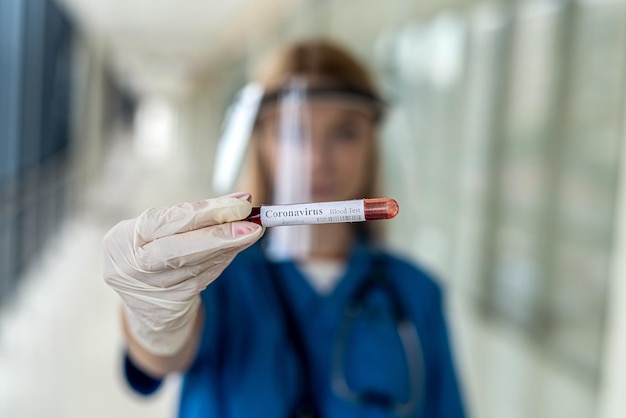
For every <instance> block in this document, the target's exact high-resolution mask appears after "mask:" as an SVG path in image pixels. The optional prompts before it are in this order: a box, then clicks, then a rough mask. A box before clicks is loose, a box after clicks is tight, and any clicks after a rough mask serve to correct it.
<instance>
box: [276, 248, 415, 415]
mask: <svg viewBox="0 0 626 418" xmlns="http://www.w3.org/2000/svg"><path fill="white" fill-rule="evenodd" d="M268 266H269V272H270V275H271V276H272V280H271V282H272V283H273V285H274V288H275V292H276V295H277V296H278V301H279V302H280V303H279V305H280V307H281V309H282V311H283V318H284V319H285V321H286V325H287V330H288V333H289V336H290V338H291V340H292V342H293V343H294V348H295V350H296V353H297V355H298V357H299V359H300V361H301V362H302V363H303V366H304V368H303V372H304V373H305V385H306V387H307V388H308V389H310V381H309V379H310V378H311V370H310V367H311V365H310V364H309V363H308V359H307V356H306V354H305V353H306V348H305V347H304V342H303V340H302V336H301V335H300V334H299V332H298V327H297V325H296V324H295V322H294V315H293V312H292V311H291V308H290V307H289V302H288V300H287V295H286V292H285V289H283V288H282V286H281V285H280V280H279V279H278V276H279V274H278V272H277V271H276V267H275V266H274V265H272V264H271V263H270V264H268ZM376 290H381V291H383V292H384V293H385V294H386V295H387V297H389V299H390V302H391V306H392V309H393V312H392V314H393V320H394V322H395V324H396V330H397V333H398V336H399V339H400V341H401V343H402V351H403V353H404V357H405V360H406V364H407V369H408V380H409V383H408V384H409V388H408V389H409V390H408V393H409V397H408V399H407V400H406V401H404V402H402V401H398V400H394V399H393V398H392V397H390V396H389V395H387V394H383V393H376V392H373V391H368V392H363V393H358V392H355V391H353V390H352V389H351V388H350V386H349V384H348V382H347V380H346V373H345V370H346V361H345V360H346V355H347V353H348V350H347V340H348V338H349V335H350V330H351V328H352V327H353V325H354V324H355V321H356V320H357V319H358V317H359V315H361V314H363V313H365V312H366V311H367V310H368V306H367V301H368V297H369V296H370V295H371V294H372V293H373V292H374V291H376ZM404 303H405V302H404V301H403V300H402V299H401V298H400V295H399V294H398V291H397V289H396V287H395V286H394V284H393V282H392V281H391V280H390V279H389V277H388V271H387V265H386V263H385V262H384V261H383V260H382V258H381V257H374V260H373V265H372V273H371V274H369V275H368V277H367V278H366V279H365V280H364V281H363V282H362V283H360V284H359V286H358V287H357V288H356V290H355V291H354V292H353V294H352V296H351V297H350V299H349V301H348V303H347V304H346V306H345V307H344V309H343V314H342V318H341V320H340V323H339V325H338V328H337V331H336V336H335V344H334V348H333V353H332V359H331V362H332V364H331V372H330V380H331V382H330V385H331V389H332V391H333V393H334V395H335V396H336V397H337V398H339V399H342V400H344V401H346V402H350V403H354V404H356V405H365V406H377V407H380V408H382V409H385V410H388V411H390V412H392V413H393V414H395V415H396V416H411V415H412V414H413V413H414V412H415V411H416V409H417V408H418V407H419V406H420V405H421V401H422V399H424V396H425V394H424V391H425V384H424V380H425V367H424V354H423V350H422V344H421V341H420V338H419V334H418V332H417V327H416V325H415V323H414V322H413V321H412V320H411V318H410V315H409V314H408V312H407V309H406V308H405V305H404ZM364 366H366V365H364ZM305 398H306V399H304V401H303V402H301V405H299V406H298V405H297V407H296V410H295V412H294V413H293V414H292V415H293V416H296V417H316V416H319V414H318V413H317V412H311V411H315V407H314V405H313V399H312V398H311V393H307V395H306V396H305ZM301 406H303V407H302V408H301Z"/></svg>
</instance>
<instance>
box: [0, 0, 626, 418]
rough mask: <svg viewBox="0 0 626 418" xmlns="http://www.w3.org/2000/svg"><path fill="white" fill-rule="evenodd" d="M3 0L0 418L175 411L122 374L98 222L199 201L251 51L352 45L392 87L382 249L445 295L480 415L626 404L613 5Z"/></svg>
mask: <svg viewBox="0 0 626 418" xmlns="http://www.w3.org/2000/svg"><path fill="white" fill-rule="evenodd" d="M217 3H218V2H208V1H203V0H177V1H171V0H152V1H148V0H110V1H106V2H104V1H102V2H98V1H97V0H2V1H0V417H7V418H9V417H10V418H39V417H52V418H56V417H59V418H84V417H89V418H98V417H103V418H104V417H133V418H142V417H146V418H147V417H150V418H160V417H162V418H165V417H172V416H175V413H176V408H177V401H178V391H179V388H180V384H181V378H180V376H172V377H170V378H168V379H167V380H166V381H165V384H164V386H163V387H162V388H161V389H160V390H159V392H158V393H157V394H156V395H155V396H152V397H149V398H143V397H141V396H139V395H136V394H134V393H133V392H132V391H131V390H130V389H129V388H128V386H127V384H126V383H125V381H124V378H123V369H122V363H121V362H122V360H123V357H122V353H123V341H122V335H121V329H120V315H121V302H120V298H119V296H118V295H117V294H116V293H115V292H114V291H113V290H112V289H111V288H109V287H108V286H107V285H106V284H105V282H104V280H103V278H102V267H103V257H104V254H103V248H102V239H103V236H104V235H105V233H106V232H107V231H108V230H109V229H110V228H111V227H113V226H114V225H115V224H116V223H117V222H119V221H121V220H123V219H128V218H132V217H135V216H138V215H139V214H140V213H142V212H143V211H144V210H145V209H147V208H150V207H158V206H167V205H172V204H176V203H179V202H186V201H196V200H201V199H205V198H208V197H213V196H215V189H214V185H213V182H212V180H213V178H212V176H213V168H214V157H215V155H216V149H217V141H218V139H219V138H220V134H221V129H222V127H223V120H224V117H225V115H226V114H227V113H228V108H229V105H230V104H231V103H232V99H233V97H234V96H235V94H236V93H237V91H239V89H240V88H242V87H243V86H244V84H245V81H246V79H247V77H248V75H249V73H250V71H251V70H252V68H253V67H254V66H255V64H257V63H258V62H257V60H258V59H259V58H260V57H261V56H262V55H263V54H264V53H266V52H268V51H269V50H271V49H272V48H274V47H276V46H278V45H281V44H283V43H285V42H287V41H289V40H292V39H299V38H302V37H309V36H324V37H329V38H331V39H335V40H337V41H339V42H342V43H344V44H345V45H346V46H347V47H349V48H351V49H352V50H354V51H355V53H356V54H357V55H358V56H359V57H360V58H362V59H363V60H364V61H365V62H367V64H368V65H370V66H371V67H372V68H373V69H374V72H375V75H376V77H377V80H378V81H379V84H380V85H381V88H382V90H383V92H384V94H385V97H386V98H387V99H388V102H389V110H388V114H387V119H386V121H385V125H384V127H383V129H382V132H381V138H382V141H381V152H382V155H383V161H382V167H383V174H384V187H385V190H387V191H388V192H389V197H393V198H395V199H396V200H398V202H399V204H400V208H401V209H400V214H399V215H398V217H397V218H396V219H394V220H392V221H388V222H387V221H386V223H385V227H386V228H387V230H386V232H388V236H389V245H390V247H391V248H392V249H393V250H394V251H397V252H399V253H401V254H403V255H405V256H407V257H409V258H411V259H413V260H415V261H417V262H420V263H422V264H423V265H424V266H426V268H428V269H429V270H430V271H432V272H433V273H434V274H435V275H436V277H438V279H439V280H440V281H441V285H442V287H443V288H444V289H445V297H446V299H445V309H446V315H447V318H448V322H449V326H450V335H451V339H452V349H453V352H454V358H455V362H456V364H457V367H458V373H459V379H460V384H461V388H462V393H463V398H464V401H465V404H466V406H467V410H468V415H469V416H471V417H475V418H529V417H532V418H555V417H556V418H558V417H567V418H623V417H624V416H625V413H624V411H626V397H624V396H623V394H624V393H625V392H626V354H625V353H626V304H625V303H623V301H624V300H626V169H625V168H626V146H625V145H626V0H578V1H574V0H532V1H481V0H444V1H441V0H439V1H435V0H424V1H420V2H415V1H412V0H393V1H385V2H381V1H378V0H341V1H340V0H321V1H320V0H317V1H315V0H232V1H229V2H221V3H220V4H217Z"/></svg>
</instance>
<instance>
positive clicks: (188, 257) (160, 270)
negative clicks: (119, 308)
mask: <svg viewBox="0 0 626 418" xmlns="http://www.w3.org/2000/svg"><path fill="white" fill-rule="evenodd" d="M249 199H250V195H249V194H247V193H246V194H244V193H239V194H234V195H229V196H224V197H219V198H215V199H207V200H203V201H200V202H197V203H183V204H180V205H176V206H172V207H169V208H167V207H164V208H156V209H148V210H146V211H145V212H144V213H143V214H141V215H140V216H139V217H138V218H134V219H129V220H125V221H122V222H120V223H119V224H117V225H116V226H115V227H113V228H112V229H111V230H110V231H109V232H108V233H107V234H106V236H105V237H104V251H105V256H106V257H105V264H104V280H105V281H106V283H107V284H108V285H109V286H111V287H112V288H113V289H114V290H116V291H117V292H118V293H119V295H120V296H121V297H122V299H123V300H124V303H125V315H126V320H127V323H128V330H129V332H130V333H131V334H132V336H133V337H134V338H135V339H136V340H137V341H138V342H139V343H140V344H141V345H142V346H143V347H144V348H145V349H146V350H148V351H150V352H152V353H154V354H157V355H163V356H167V355H172V354H175V353H177V352H178V351H179V350H180V349H181V348H182V347H183V345H184V343H185V342H186V341H187V339H188V338H189V336H190V333H191V329H192V326H193V322H194V318H195V316H196V313H197V310H198V307H199V306H200V297H199V293H200V292H201V291H202V290H204V289H205V288H206V287H207V285H209V283H211V282H212V281H213V280H215V279H216V278H217V277H218V276H219V275H220V274H221V273H222V271H223V270H224V269H225V268H226V266H228V264H229V263H230V262H231V261H232V260H233V258H234V257H235V256H236V255H237V254H238V253H239V252H240V251H241V250H243V249H245V248H247V247H249V246H250V245H252V244H253V243H254V242H255V241H256V240H257V239H259V238H260V237H261V235H263V228H261V227H260V226H259V225H256V224H254V223H251V222H245V221H240V222H237V221H239V220H240V219H243V218H245V217H246V216H248V215H249V214H250V211H251V205H250V202H249V201H248V200H249Z"/></svg>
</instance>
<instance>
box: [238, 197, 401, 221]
mask: <svg viewBox="0 0 626 418" xmlns="http://www.w3.org/2000/svg"><path fill="white" fill-rule="evenodd" d="M399 211H400V207H399V206H398V202H396V201H395V200H394V199H390V198H387V197H385V198H378V199H359V200H344V201H339V202H318V203H297V204H291V205H267V206H260V207H259V206H257V207H254V208H252V212H251V213H250V216H248V217H247V218H246V219H245V220H246V221H250V222H254V223H256V224H258V225H261V226H265V227H270V226H281V225H316V224H329V223H343V222H363V221H373V220H379V219H391V218H394V217H395V216H396V215H397V214H398V212H399Z"/></svg>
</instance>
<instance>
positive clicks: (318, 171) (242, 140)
mask: <svg viewBox="0 0 626 418" xmlns="http://www.w3.org/2000/svg"><path fill="white" fill-rule="evenodd" d="M382 112H383V103H382V101H381V100H380V99H379V98H378V97H377V96H375V95H374V94H372V93H370V92H369V91H366V90H363V89H359V88H354V87H350V86H346V85H337V84H328V83H325V84H321V83H316V84H312V83H310V82H308V81H307V80H306V79H304V78H293V79H291V80H289V81H288V82H287V83H285V85H284V86H283V87H282V88H281V89H279V90H273V91H263V89H262V88H261V87H260V86H259V85H258V84H250V85H248V86H246V87H245V88H244V89H243V90H242V91H241V92H240V93H239V94H238V96H237V98H236V100H235V102H234V103H233V105H232V106H231V108H230V109H229V112H228V115H227V120H226V123H225V125H224V127H223V128H224V129H223V135H222V138H221V139H220V142H219V144H218V149H217V154H216V161H215V165H214V167H215V172H214V177H213V178H214V184H213V187H214V191H215V193H217V194H224V193H228V192H231V191H233V190H234V188H235V186H236V185H237V183H238V180H240V179H239V176H240V173H242V172H246V169H248V167H244V165H245V163H246V162H247V163H250V162H254V163H255V166H256V167H257V170H256V172H254V171H252V172H247V173H246V175H248V176H253V177H255V178H254V180H255V181H254V182H252V184H260V185H262V187H261V188H262V189H264V190H262V193H261V195H262V196H263V199H264V201H262V202H258V201H257V202H256V203H261V204H281V205H282V204H291V203H306V202H314V201H315V202H317V201H331V200H347V199H356V198H363V197H365V196H363V193H365V186H366V185H367V183H368V181H369V180H368V179H367V178H366V177H367V176H368V173H367V170H368V169H371V164H369V159H371V154H372V153H373V150H374V147H373V145H372V144H373V142H374V136H375V134H374V132H375V127H376V125H377V123H378V121H379V119H380V118H381V116H382ZM246 154H247V156H246ZM247 183H248V184H250V182H247ZM245 191H251V192H252V193H253V194H254V193H255V192H259V191H258V190H245ZM312 228H314V227H312V226H290V227H288V228H272V229H271V230H270V231H268V233H267V235H268V239H267V251H268V253H269V254H270V255H271V256H273V257H274V258H276V259H284V258H299V257H303V256H306V255H307V254H308V253H309V252H310V249H311V242H312Z"/></svg>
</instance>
